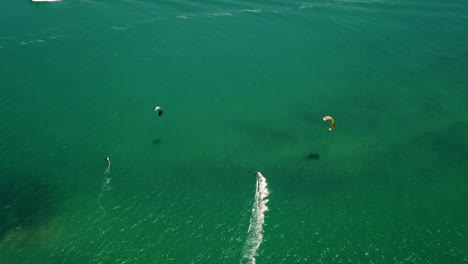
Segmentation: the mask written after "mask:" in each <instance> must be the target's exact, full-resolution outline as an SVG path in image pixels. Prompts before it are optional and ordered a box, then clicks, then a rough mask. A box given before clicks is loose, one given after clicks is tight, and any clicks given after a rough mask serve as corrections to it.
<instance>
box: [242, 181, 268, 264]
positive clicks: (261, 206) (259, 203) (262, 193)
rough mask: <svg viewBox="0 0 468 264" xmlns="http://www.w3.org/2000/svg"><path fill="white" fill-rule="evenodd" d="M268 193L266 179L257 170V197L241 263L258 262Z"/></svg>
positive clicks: (253, 263)
mask: <svg viewBox="0 0 468 264" xmlns="http://www.w3.org/2000/svg"><path fill="white" fill-rule="evenodd" d="M268 194H269V192H268V188H267V182H266V179H265V177H263V175H262V174H261V173H260V172H257V185H256V188H255V199H254V204H253V207H252V216H251V217H250V225H249V229H248V231H247V240H246V241H245V246H244V253H243V258H242V261H241V263H249V264H255V262H256V260H255V257H256V256H257V250H258V248H259V247H260V244H261V243H262V242H263V224H264V223H265V212H266V211H267V210H268V207H267V206H266V203H268V199H267V197H268Z"/></svg>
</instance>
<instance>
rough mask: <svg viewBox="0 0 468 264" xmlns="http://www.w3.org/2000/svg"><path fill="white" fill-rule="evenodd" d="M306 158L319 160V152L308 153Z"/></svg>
mask: <svg viewBox="0 0 468 264" xmlns="http://www.w3.org/2000/svg"><path fill="white" fill-rule="evenodd" d="M306 159H307V160H319V159H320V154H318V153H310V154H308V155H307V156H306Z"/></svg>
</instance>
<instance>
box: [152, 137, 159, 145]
mask: <svg viewBox="0 0 468 264" xmlns="http://www.w3.org/2000/svg"><path fill="white" fill-rule="evenodd" d="M152 143H153V145H159V144H160V143H161V139H160V138H157V139H155V140H153V141H152Z"/></svg>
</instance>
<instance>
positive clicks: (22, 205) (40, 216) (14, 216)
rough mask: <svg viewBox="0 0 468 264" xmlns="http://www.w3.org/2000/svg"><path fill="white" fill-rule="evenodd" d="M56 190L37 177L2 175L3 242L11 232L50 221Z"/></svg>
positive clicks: (0, 230) (0, 235) (0, 234)
mask: <svg viewBox="0 0 468 264" xmlns="http://www.w3.org/2000/svg"><path fill="white" fill-rule="evenodd" d="M54 196H55V195H54V189H53V188H52V186H51V185H49V184H47V183H44V182H43V181H41V180H39V179H38V178H36V177H33V176H30V175H25V174H19V173H7V174H3V175H0V240H2V239H3V238H4V236H5V235H6V234H7V233H8V232H9V231H10V230H15V229H19V228H25V227H33V228H34V227H37V226H39V225H40V224H42V223H44V222H45V221H47V219H49V218H50V217H51V214H52V212H53V207H54V202H53V201H54Z"/></svg>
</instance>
